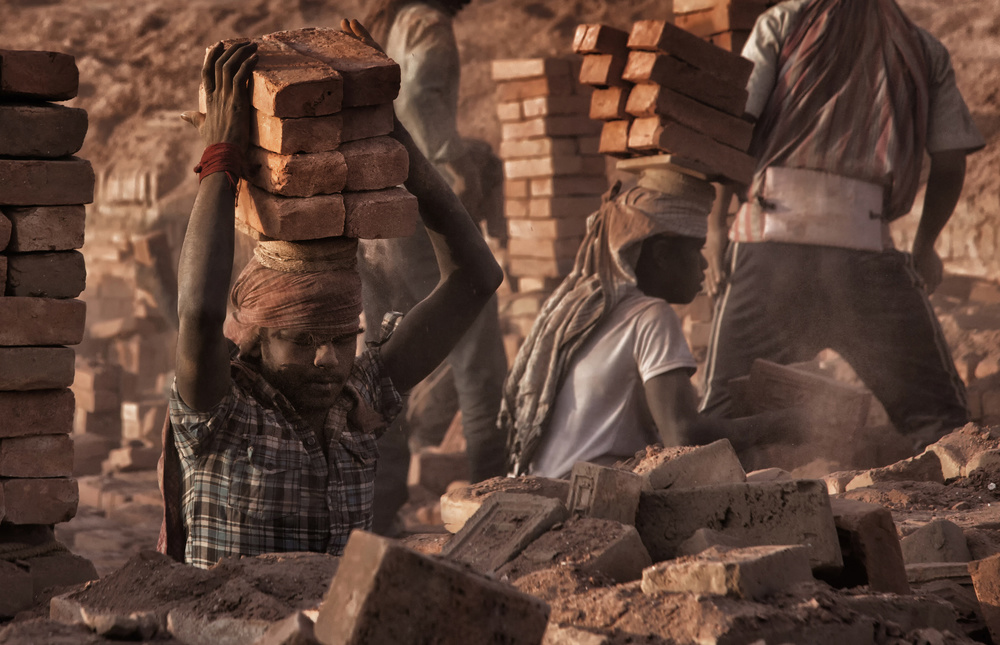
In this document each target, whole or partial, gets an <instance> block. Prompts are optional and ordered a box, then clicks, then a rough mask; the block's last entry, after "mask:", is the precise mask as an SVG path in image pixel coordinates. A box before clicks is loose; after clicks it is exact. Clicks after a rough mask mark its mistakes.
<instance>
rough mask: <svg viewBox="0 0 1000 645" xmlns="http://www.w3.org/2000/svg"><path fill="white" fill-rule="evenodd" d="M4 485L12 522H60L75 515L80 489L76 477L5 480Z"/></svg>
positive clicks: (5, 498)
mask: <svg viewBox="0 0 1000 645" xmlns="http://www.w3.org/2000/svg"><path fill="white" fill-rule="evenodd" d="M0 486H3V496H4V503H5V507H6V511H7V515H6V517H4V521H5V522H10V523H11V524H58V523H60V522H66V521H68V520H70V519H72V518H73V516H74V515H76V506H77V503H78V502H79V501H80V492H79V488H78V487H77V483H76V480H75V479H64V478H58V479H6V480H3V481H0Z"/></svg>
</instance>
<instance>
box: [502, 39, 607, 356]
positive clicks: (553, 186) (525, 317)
mask: <svg viewBox="0 0 1000 645" xmlns="http://www.w3.org/2000/svg"><path fill="white" fill-rule="evenodd" d="M576 74H577V72H576V69H575V68H574V65H573V63H572V62H571V61H569V60H566V59H561V58H531V59H512V60H497V61H493V80H495V81H496V82H497V101H498V105H497V115H498V116H499V118H500V121H501V127H502V139H503V140H502V142H501V143H500V157H501V158H502V159H503V161H504V179H505V188H504V191H505V196H506V201H505V209H504V210H505V214H506V217H507V225H508V233H509V241H508V247H507V250H508V263H509V264H508V274H509V275H510V276H511V277H512V278H513V279H514V280H515V282H516V284H515V285H514V286H515V287H516V291H517V292H518V294H517V295H516V296H515V297H514V298H513V300H512V302H511V304H510V305H509V307H508V311H507V313H508V317H507V320H508V321H509V322H510V324H511V325H512V326H513V329H512V330H509V331H510V332H511V334H512V337H520V338H523V337H524V336H525V335H527V332H528V330H529V329H530V328H531V324H532V322H533V320H534V317H535V315H536V314H537V313H538V311H539V309H540V307H541V303H542V302H543V301H544V300H545V298H546V297H548V295H549V294H550V293H551V292H552V291H553V290H554V289H555V287H556V286H558V285H559V283H560V282H561V281H562V278H564V277H565V276H566V275H567V274H568V273H569V271H570V270H571V269H572V268H573V261H574V259H575V258H576V251H577V248H578V247H579V245H580V241H581V240H582V239H583V235H584V233H585V232H586V218H587V216H588V215H590V214H591V213H592V212H594V211H595V210H596V209H597V208H598V206H599V205H600V201H601V200H600V196H601V194H602V193H603V192H604V191H605V190H606V189H607V178H606V175H605V162H604V158H603V157H602V156H601V155H600V154H599V153H598V150H597V147H598V139H597V135H598V133H599V131H600V127H599V125H598V124H596V123H594V122H593V121H592V120H590V119H589V118H588V116H587V114H588V106H589V104H590V97H589V89H588V88H586V87H584V86H582V85H580V84H579V83H577V81H576V78H575V77H576Z"/></svg>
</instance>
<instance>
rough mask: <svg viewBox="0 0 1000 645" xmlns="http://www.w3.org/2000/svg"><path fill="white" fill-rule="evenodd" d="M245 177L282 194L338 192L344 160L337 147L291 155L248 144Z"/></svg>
mask: <svg viewBox="0 0 1000 645" xmlns="http://www.w3.org/2000/svg"><path fill="white" fill-rule="evenodd" d="M246 161H247V167H248V168H249V169H250V170H249V176H248V179H249V181H251V182H252V183H253V184H254V185H255V186H257V187H258V188H263V189H264V190H266V191H267V192H269V193H273V194H275V195H282V196H285V197H312V196H313V195H329V194H332V193H339V192H340V191H341V190H343V189H344V184H345V183H346V182H347V164H346V162H345V161H344V155H343V154H342V153H341V152H340V150H330V151H327V152H313V153H302V154H293V155H279V154H277V153H274V152H271V151H269V150H265V149H263V148H258V147H256V146H250V149H249V150H248V151H247V155H246Z"/></svg>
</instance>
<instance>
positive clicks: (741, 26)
mask: <svg viewBox="0 0 1000 645" xmlns="http://www.w3.org/2000/svg"><path fill="white" fill-rule="evenodd" d="M777 3H778V0H674V24H675V25H677V26H678V27H680V28H681V29H684V30H685V31H689V32H691V33H692V34H694V35H695V36H698V37H699V38H704V39H705V40H707V41H709V42H710V43H712V44H713V45H715V46H717V47H721V48H722V49H725V50H726V51H730V52H734V53H737V54H738V53H740V52H741V51H743V45H745V44H746V42H747V37H748V36H749V35H750V30H751V29H753V26H754V23H755V22H757V17H758V16H759V15H760V14H762V13H764V12H765V11H766V10H767V8H768V7H771V6H774V5H776V4H777Z"/></svg>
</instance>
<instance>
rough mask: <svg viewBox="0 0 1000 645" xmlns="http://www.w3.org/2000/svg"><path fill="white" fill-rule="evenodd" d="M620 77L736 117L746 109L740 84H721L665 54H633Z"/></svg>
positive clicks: (743, 89)
mask: <svg viewBox="0 0 1000 645" xmlns="http://www.w3.org/2000/svg"><path fill="white" fill-rule="evenodd" d="M699 42H700V41H699ZM708 46H709V47H712V49H718V48H717V47H714V46H712V45H708ZM719 51H720V52H721V51H722V50H721V49H720V50H719ZM727 55H728V54H727ZM741 60H742V59H741ZM622 78H623V79H625V80H626V81H629V82H631V83H656V84H657V85H662V86H664V87H666V88H668V89H671V90H674V91H676V92H679V93H681V94H684V95H685V96H689V97H691V98H692V99H695V100H696V101H700V102H701V103H705V104H706V105H709V106H711V107H714V108H716V109H719V110H722V111H723V112H726V113H728V114H731V115H733V116H736V117H740V116H743V110H744V108H745V107H746V102H747V91H746V89H745V88H744V87H743V85H736V84H733V83H730V82H727V81H724V80H722V79H720V78H719V77H717V76H713V75H712V74H709V73H708V72H705V71H703V70H700V69H698V68H697V67H694V66H693V65H689V64H688V63H685V62H684V61H682V60H680V59H677V58H674V57H672V56H667V55H666V54H658V53H655V52H644V51H633V52H632V53H630V54H629V56H628V63H627V64H626V65H625V71H624V72H623V73H622Z"/></svg>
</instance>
